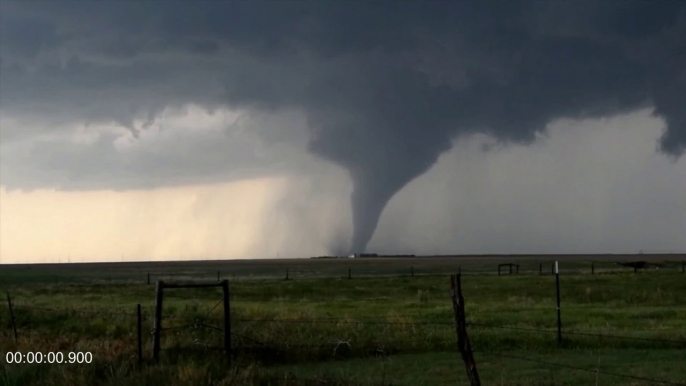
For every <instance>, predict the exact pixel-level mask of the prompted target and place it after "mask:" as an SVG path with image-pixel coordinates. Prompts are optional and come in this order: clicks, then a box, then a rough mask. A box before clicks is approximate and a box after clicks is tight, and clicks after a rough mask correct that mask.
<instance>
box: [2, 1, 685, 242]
mask: <svg viewBox="0 0 686 386" xmlns="http://www.w3.org/2000/svg"><path fill="white" fill-rule="evenodd" d="M0 7H1V9H0V11H1V12H0V102H1V103H0V129H1V130H0V140H1V141H2V145H1V146H2V148H1V149H0V150H1V153H0V175H1V177H2V185H3V186H4V187H7V188H10V189H16V188H20V189H34V188H45V187H48V188H50V187H52V188H60V189H67V190H81V189H103V188H104V189H118V190H126V189H148V188H152V187H156V186H174V185H181V184H194V183H200V182H223V181H229V180H240V179H245V178H251V177H256V176H272V175H298V176H302V175H308V174H310V173H315V172H316V171H317V170H319V166H317V165H316V164H317V162H321V160H326V161H329V162H333V163H335V164H337V165H339V166H341V167H343V168H344V169H346V170H347V171H348V172H349V175H350V178H351V181H352V184H353V189H352V190H353V191H352V222H353V232H352V238H353V240H352V245H351V247H350V248H346V247H343V246H341V247H336V248H340V249H354V250H361V249H364V248H365V246H366V245H367V243H368V241H369V240H370V238H371V237H372V235H373V234H374V231H375V229H376V227H377V222H378V221H379V218H380V216H381V213H382V211H383V210H384V208H385V207H386V204H387V203H388V202H389V200H390V199H391V198H392V197H393V196H394V195H395V194H396V193H398V192H399V191H401V189H403V188H404V187H405V186H406V185H407V184H408V183H410V182H411V181H413V180H415V179H416V181H421V178H420V176H422V175H423V174H424V173H425V172H426V171H428V170H430V169H431V168H432V167H434V165H435V164H436V161H437V160H438V159H439V157H441V155H444V154H446V153H447V152H450V154H453V153H454V152H455V149H456V148H455V147H454V144H455V143H460V139H461V138H471V136H473V135H474V134H475V133H482V134H485V135H488V136H490V137H491V138H492V139H493V140H494V141H495V143H496V144H497V143H501V144H510V146H513V147H515V148H516V147H518V146H524V149H527V148H529V149H531V151H534V148H531V147H530V146H536V145H535V144H536V143H537V142H539V141H537V140H536V139H537V138H539V137H540V136H541V135H544V133H545V132H546V128H547V127H548V125H549V124H550V123H551V122H554V121H556V120H558V119H584V118H585V119H590V118H603V117H613V116H615V115H617V114H626V113H631V112H634V111H637V110H641V109H643V110H641V111H650V112H652V113H654V115H655V116H656V117H658V118H660V119H661V122H662V123H663V125H664V126H663V127H662V128H664V131H662V128H660V130H659V131H660V132H659V133H658V134H657V135H656V136H655V138H654V139H652V140H654V141H655V146H654V148H655V149H654V150H655V151H659V152H661V153H662V154H661V155H660V157H663V158H665V160H668V159H671V163H669V162H668V164H669V165H671V169H664V172H665V173H667V170H672V172H673V171H674V170H677V173H681V171H682V170H683V167H684V164H683V159H680V158H679V157H680V156H681V155H682V153H683V152H684V149H685V148H686V4H685V3H684V2H682V1H660V2H650V1H624V2H619V1H603V2H592V1H575V2H562V1H551V2H518V1H490V2H488V1H484V2H468V1H464V2H450V3H448V2H429V3H427V2H354V3H352V2H344V1H341V2H216V1H213V2H191V1H164V2H159V1H147V2H123V1H99V2H95V1H88V2H84V1H76V2H68V1H50V2H38V1H31V2H18V1H5V0H3V1H2V2H1V3H0ZM189 105H191V106H197V107H198V109H200V110H203V111H205V112H207V111H209V112H212V111H214V112H216V114H214V115H212V114H206V113H202V112H197V111H196V112H193V114H195V115H193V114H190V115H188V111H187V109H188V106H189ZM645 109H648V110H645ZM184 114H186V115H187V116H193V117H196V118H197V120H195V121H188V120H186V121H184V120H183V116H184ZM203 114H205V115H203ZM647 114H650V113H647ZM217 119H219V121H217ZM201 121H202V122H211V126H212V127H213V129H212V130H202V129H201V128H198V127H197V126H198V125H199V124H200V123H199V122H201ZM568 130H570V131H572V130H575V129H574V128H573V127H570V128H569V129H568ZM598 130H600V129H598ZM646 130H648V129H646ZM651 133H654V132H651ZM651 138H652V137H651ZM641 140H643V141H645V138H644V137H641ZM456 141H457V142H456ZM570 141H572V140H571V139H570ZM635 141H639V139H635ZM532 143H533V145H531V144H532ZM589 146H590V145H589ZM606 146H608V147H611V146H613V145H612V143H607V144H606ZM451 149H452V150H451ZM609 153H610V154H612V153H613V152H612V151H609ZM313 156H314V157H313ZM488 156H489V153H484V157H485V158H483V159H482V158H479V159H478V160H477V159H473V160H470V161H468V162H474V163H482V162H486V161H484V160H485V159H488ZM318 159H319V160H320V161H317V160H318ZM546 162H547V161H546ZM568 162H570V163H577V162H580V161H579V160H578V159H577V158H573V157H572V158H569V160H568ZM462 167H474V166H473V165H470V166H467V165H462V164H456V165H455V168H462ZM597 167H598V168H605V167H608V166H605V165H603V164H600V165H598V166H597ZM636 167H637V168H638V169H641V168H642V167H643V166H641V165H637V166H636ZM531 168H536V166H535V165H532V166H531ZM661 170H662V169H661ZM512 173H526V169H521V170H517V171H513V172H512ZM636 173H644V174H645V178H646V181H649V180H650V179H649V174H650V173H651V172H649V171H643V172H639V171H637V172H636ZM682 174H683V173H682ZM677 175H679V174H677ZM515 178H516V177H515ZM541 178H543V177H541ZM546 178H551V177H549V176H548V177H546ZM636 178H638V177H636ZM481 183H483V184H485V186H483V188H482V189H484V191H487V190H488V189H489V185H488V184H487V183H486V182H483V181H481ZM681 187H683V183H681V184H680V183H679V181H675V182H674V184H673V185H671V186H670V187H664V189H679V188H681ZM599 189H600V188H599ZM662 189H663V188H662V187H661V186H658V187H656V188H655V190H656V193H653V194H655V195H656V197H658V196H659V192H660V191H661V190H662ZM670 191H671V190H670ZM549 194H550V196H549V197H555V196H556V194H557V193H556V192H555V191H552V190H551V192H550V193H549ZM656 199H657V198H656ZM465 200H468V199H467V198H465ZM649 201H650V200H649ZM677 202H678V200H677ZM449 204H450V203H448V202H446V205H449ZM453 204H454V203H453ZM610 204H612V205H615V204H616V201H609V202H608V204H607V205H610ZM406 205H411V204H410V203H407V204H406ZM463 205H469V203H468V202H467V203H463ZM511 205H514V206H517V205H519V204H517V203H514V202H513V203H512V204H511ZM675 205H676V204H675ZM633 206H634V204H631V203H627V204H626V205H622V206H621V210H622V211H627V212H633V211H637V209H636V208H634V207H633ZM674 211H676V212H675V213H677V214H679V213H681V214H684V210H683V206H680V207H677V208H674ZM679 211H681V212H679ZM389 215H390V212H389ZM454 215H455V216H459V215H460V214H459V213H458V212H455V213H454ZM399 220H400V219H399ZM561 221H562V220H561ZM589 221H594V220H592V219H589ZM598 221H600V220H598ZM677 224H678V222H677ZM682 225H683V224H682ZM388 229H390V228H388ZM683 230H684V231H685V232H686V229H683ZM559 237H560V240H563V239H564V237H565V236H564V235H560V236H559ZM336 238H337V236H336V235H332V239H336ZM618 242H619V241H618ZM387 243H391V241H388V242H387ZM551 243H552V244H551V248H553V247H554V246H555V241H551ZM560 243H562V244H564V242H562V241H561V242H560ZM444 244H445V243H444ZM373 245H376V246H377V247H382V246H381V245H378V244H373ZM560 245H561V244H560ZM426 248H430V247H429V246H428V245H427V246H426ZM439 248H440V247H439Z"/></svg>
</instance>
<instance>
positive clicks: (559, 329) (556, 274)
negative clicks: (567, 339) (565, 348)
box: [555, 261, 562, 343]
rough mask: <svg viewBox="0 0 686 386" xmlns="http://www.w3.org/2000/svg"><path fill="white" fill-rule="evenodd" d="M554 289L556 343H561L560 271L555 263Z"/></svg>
mask: <svg viewBox="0 0 686 386" xmlns="http://www.w3.org/2000/svg"><path fill="white" fill-rule="evenodd" d="M555 288H556V289H557V343H562V318H561V314H560V270H559V267H558V264H557V261H556V262H555Z"/></svg>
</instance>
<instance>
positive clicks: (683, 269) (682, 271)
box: [681, 260, 686, 273]
mask: <svg viewBox="0 0 686 386" xmlns="http://www.w3.org/2000/svg"><path fill="white" fill-rule="evenodd" d="M684 267H686V260H681V273H684V272H685V269H686V268H684Z"/></svg>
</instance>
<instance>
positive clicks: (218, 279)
mask: <svg viewBox="0 0 686 386" xmlns="http://www.w3.org/2000/svg"><path fill="white" fill-rule="evenodd" d="M219 273H220V272H219V271H217V283H219V282H220V281H221V280H219V276H220V275H219Z"/></svg>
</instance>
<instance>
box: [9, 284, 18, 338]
mask: <svg viewBox="0 0 686 386" xmlns="http://www.w3.org/2000/svg"><path fill="white" fill-rule="evenodd" d="M7 305H8V306H9V309H10V321H11V322H12V330H14V342H15V343H16V342H17V323H16V322H15V320H14V310H12V299H11V298H10V293H9V292H7Z"/></svg>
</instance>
